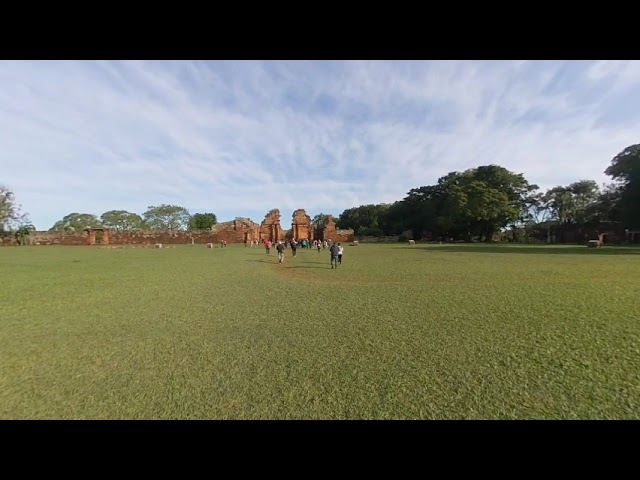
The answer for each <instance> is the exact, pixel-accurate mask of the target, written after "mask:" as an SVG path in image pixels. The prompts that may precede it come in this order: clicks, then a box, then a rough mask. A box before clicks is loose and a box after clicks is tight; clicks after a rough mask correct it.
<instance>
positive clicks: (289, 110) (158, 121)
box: [0, 60, 640, 229]
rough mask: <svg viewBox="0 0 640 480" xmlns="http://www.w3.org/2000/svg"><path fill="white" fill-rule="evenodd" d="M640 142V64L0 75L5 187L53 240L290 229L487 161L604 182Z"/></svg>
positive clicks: (555, 177)
mask: <svg viewBox="0 0 640 480" xmlns="http://www.w3.org/2000/svg"><path fill="white" fill-rule="evenodd" d="M639 141H640V62H638V61H610V60H608V61H281V62H276V61H193V62H192V61H151V62H142V61H125V62H109V61H73V62H72V61H2V62H0V184H4V185H7V186H8V187H10V188H11V189H12V190H13V191H14V192H15V194H16V197H17V200H18V202H19V203H21V204H22V206H23V210H24V211H26V212H28V213H29V216H30V218H31V220H32V221H33V223H34V224H35V226H36V227H37V228H38V229H48V228H50V227H51V226H52V225H53V224H54V223H55V222H56V221H57V220H59V219H61V218H62V217H63V216H64V215H66V214H68V213H71V212H80V213H94V214H96V215H98V216H99V215H100V214H102V213H103V212H105V211H107V210H113V209H123V210H129V211H133V212H137V213H140V214H142V213H143V212H144V211H145V210H146V208H147V206H149V205H159V204H161V203H171V204H178V205H181V206H184V207H186V208H188V209H189V211H190V212H191V213H196V212H214V213H216V214H217V215H218V219H219V220H220V221H225V220H231V219H233V218H234V217H236V216H248V217H250V218H252V219H253V220H254V221H257V222H261V221H262V219H263V218H264V215H265V214H266V213H267V211H269V210H270V209H272V208H280V210H281V213H282V220H283V226H284V227H285V228H288V225H289V224H290V218H291V214H292V212H293V210H295V209H297V208H305V209H306V210H307V213H309V214H310V215H312V216H313V215H315V214H317V213H320V212H323V213H332V214H335V215H338V214H340V213H341V212H342V211H343V210H344V209H346V208H350V207H353V206H358V205H361V204H366V203H380V202H392V201H395V200H400V199H402V198H403V197H404V196H405V194H406V192H407V191H408V190H409V189H411V188H414V187H418V186H421V185H427V184H431V183H433V182H435V181H436V180H437V178H438V177H440V176H442V175H444V174H446V173H448V172H450V171H453V170H464V169H467V168H471V167H475V166H478V165H486V164H490V163H496V164H499V165H502V166H504V167H506V168H509V169H510V170H513V171H516V172H521V173H524V174H525V176H526V177H527V178H528V179H529V180H530V181H531V182H533V183H537V184H538V185H540V186H541V187H543V188H548V187H552V186H555V185H557V184H567V183H570V182H573V181H575V180H579V179H594V180H596V181H598V183H603V182H605V181H608V178H607V177H606V176H605V175H604V173H603V171H604V170H605V168H606V167H607V166H608V165H609V162H610V161H611V159H612V158H613V157H614V156H615V155H616V154H617V153H618V152H620V151H622V150H623V149H624V148H625V147H627V146H629V145H632V144H635V143H638V142H639Z"/></svg>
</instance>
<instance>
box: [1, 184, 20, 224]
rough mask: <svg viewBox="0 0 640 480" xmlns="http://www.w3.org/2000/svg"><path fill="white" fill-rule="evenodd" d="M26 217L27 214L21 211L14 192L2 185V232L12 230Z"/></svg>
mask: <svg viewBox="0 0 640 480" xmlns="http://www.w3.org/2000/svg"><path fill="white" fill-rule="evenodd" d="M24 218H26V214H22V213H21V212H20V205H18V204H17V203H16V201H15V196H14V194H13V192H12V191H11V190H9V188H8V187H5V186H3V185H0V232H5V231H10V230H12V229H13V227H14V226H15V224H16V223H20V222H21V221H23V220H24Z"/></svg>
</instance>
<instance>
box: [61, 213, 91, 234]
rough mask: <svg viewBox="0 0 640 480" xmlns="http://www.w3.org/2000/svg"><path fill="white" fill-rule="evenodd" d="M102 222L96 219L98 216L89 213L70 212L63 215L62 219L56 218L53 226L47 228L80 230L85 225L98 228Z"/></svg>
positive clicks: (85, 226) (65, 230)
mask: <svg viewBox="0 0 640 480" xmlns="http://www.w3.org/2000/svg"><path fill="white" fill-rule="evenodd" d="M102 226H103V225H102V222H100V220H98V217H96V216H95V215H93V214H91V213H75V212H74V213H70V214H69V215H65V216H64V217H63V218H62V220H58V221H57V222H56V223H55V224H54V225H53V227H51V228H50V229H49V231H50V232H62V231H64V232H68V231H72V232H73V231H82V230H84V229H85V228H87V227H93V228H97V227H98V228H99V227H102Z"/></svg>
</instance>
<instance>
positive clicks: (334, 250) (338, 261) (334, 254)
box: [251, 239, 344, 269]
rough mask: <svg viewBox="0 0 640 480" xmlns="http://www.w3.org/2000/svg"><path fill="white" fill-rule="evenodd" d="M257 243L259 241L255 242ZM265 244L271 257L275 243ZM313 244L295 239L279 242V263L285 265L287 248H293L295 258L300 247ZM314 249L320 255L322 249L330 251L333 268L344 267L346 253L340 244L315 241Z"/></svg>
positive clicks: (308, 246)
mask: <svg viewBox="0 0 640 480" xmlns="http://www.w3.org/2000/svg"><path fill="white" fill-rule="evenodd" d="M255 242H256V243H257V240H255ZM263 243H264V248H265V251H266V253H267V255H269V254H270V253H271V248H272V247H273V243H272V242H271V240H268V239H267V240H263ZM311 245H312V243H311V242H310V241H309V240H306V239H305V240H302V241H300V242H298V241H296V240H295V239H293V240H290V241H278V242H277V243H276V251H277V252H278V263H284V252H285V250H287V248H289V247H291V255H292V256H293V257H295V256H296V253H297V252H298V247H302V248H311ZM251 246H252V247H253V246H254V241H252V242H251ZM313 248H316V249H317V250H318V253H320V251H321V250H322V249H326V248H328V249H329V252H330V253H331V268H332V269H333V268H338V265H342V255H343V253H344V247H343V246H342V245H340V244H339V243H336V242H333V243H332V244H331V245H329V242H327V241H326V240H324V241H320V240H314V241H313Z"/></svg>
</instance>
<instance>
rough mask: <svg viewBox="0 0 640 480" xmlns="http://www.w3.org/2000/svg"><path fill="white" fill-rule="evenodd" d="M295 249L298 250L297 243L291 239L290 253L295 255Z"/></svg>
mask: <svg viewBox="0 0 640 480" xmlns="http://www.w3.org/2000/svg"><path fill="white" fill-rule="evenodd" d="M297 250H298V243H297V242H296V241H295V240H291V255H292V256H294V257H295V256H296V252H297Z"/></svg>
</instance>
